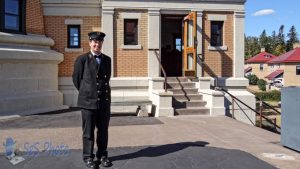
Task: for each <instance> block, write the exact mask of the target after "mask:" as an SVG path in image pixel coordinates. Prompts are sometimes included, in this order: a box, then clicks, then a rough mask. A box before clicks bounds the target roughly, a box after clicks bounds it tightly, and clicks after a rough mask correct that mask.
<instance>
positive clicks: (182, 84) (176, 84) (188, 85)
mask: <svg viewBox="0 0 300 169" xmlns="http://www.w3.org/2000/svg"><path fill="white" fill-rule="evenodd" d="M167 88H168V89H184V88H195V83H193V82H180V83H179V82H168V83H167Z"/></svg>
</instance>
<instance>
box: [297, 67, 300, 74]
mask: <svg viewBox="0 0 300 169" xmlns="http://www.w3.org/2000/svg"><path fill="white" fill-rule="evenodd" d="M296 75H300V66H296Z"/></svg>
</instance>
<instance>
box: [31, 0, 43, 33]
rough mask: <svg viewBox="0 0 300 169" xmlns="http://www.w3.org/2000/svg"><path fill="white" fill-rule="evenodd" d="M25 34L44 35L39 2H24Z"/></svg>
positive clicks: (38, 0)
mask: <svg viewBox="0 0 300 169" xmlns="http://www.w3.org/2000/svg"><path fill="white" fill-rule="evenodd" d="M26 32H27V33H32V34H41V35H43V34H45V31H44V22H43V11H42V6H41V3H40V0H30V1H26Z"/></svg>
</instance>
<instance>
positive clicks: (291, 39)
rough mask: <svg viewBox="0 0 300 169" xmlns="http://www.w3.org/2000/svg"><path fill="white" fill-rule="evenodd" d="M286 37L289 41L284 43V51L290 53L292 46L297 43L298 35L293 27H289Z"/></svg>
mask: <svg viewBox="0 0 300 169" xmlns="http://www.w3.org/2000/svg"><path fill="white" fill-rule="evenodd" d="M287 37H288V38H289V40H287V43H286V50H287V51H290V50H292V49H293V44H294V43H296V42H299V39H298V33H297V31H296V27H295V26H294V25H293V26H292V27H291V29H290V31H289V33H288V34H287Z"/></svg>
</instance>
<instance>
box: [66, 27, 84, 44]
mask: <svg viewBox="0 0 300 169" xmlns="http://www.w3.org/2000/svg"><path fill="white" fill-rule="evenodd" d="M80 46H81V45H80V25H68V48H80Z"/></svg>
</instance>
